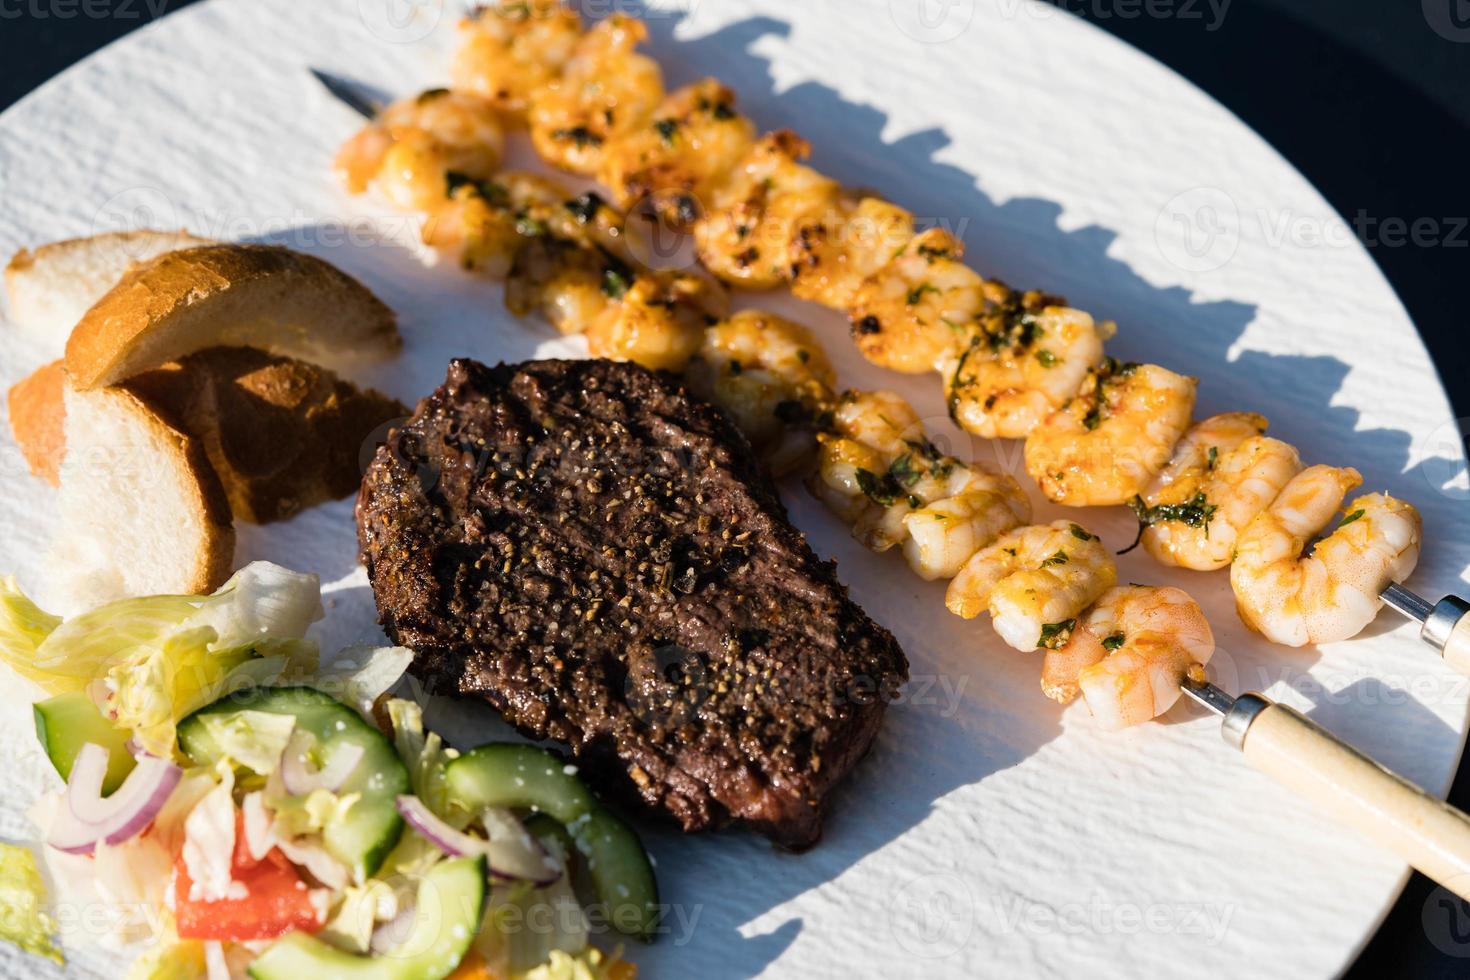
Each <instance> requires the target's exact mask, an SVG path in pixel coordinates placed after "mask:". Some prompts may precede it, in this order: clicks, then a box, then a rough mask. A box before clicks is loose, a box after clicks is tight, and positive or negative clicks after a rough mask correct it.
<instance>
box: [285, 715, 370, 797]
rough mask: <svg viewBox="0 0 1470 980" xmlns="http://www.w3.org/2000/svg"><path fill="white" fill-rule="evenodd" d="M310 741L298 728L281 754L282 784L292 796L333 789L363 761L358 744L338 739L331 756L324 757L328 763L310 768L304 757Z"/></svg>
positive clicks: (308, 736) (338, 787) (340, 785)
mask: <svg viewBox="0 0 1470 980" xmlns="http://www.w3.org/2000/svg"><path fill="white" fill-rule="evenodd" d="M311 743H312V738H311V736H310V735H308V734H306V733H305V732H303V731H301V730H300V729H297V730H296V731H294V732H292V733H291V739H290V741H288V742H287V743H286V751H285V752H284V753H283V754H282V755H281V785H283V786H284V787H286V792H288V793H290V794H291V795H292V796H305V795H307V794H308V793H310V792H312V791H313V790H318V789H324V790H326V791H327V792H329V793H335V792H337V790H339V789H341V788H342V784H343V783H345V782H347V777H348V776H351V775H352V770H354V769H356V768H357V764H358V763H359V762H361V761H362V746H361V745H358V744H356V743H354V742H340V743H338V744H337V746H336V748H335V749H334V750H333V751H332V757H331V758H330V759H328V760H327V764H326V765H325V766H322V767H321V768H320V769H313V768H311V766H310V765H309V764H308V763H307V761H306V753H307V750H308V749H310V748H311Z"/></svg>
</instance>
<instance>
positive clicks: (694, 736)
mask: <svg viewBox="0 0 1470 980" xmlns="http://www.w3.org/2000/svg"><path fill="white" fill-rule="evenodd" d="M357 514H358V533H359V539H360V542H361V545H362V558H363V561H364V563H365V564H366V565H367V569H368V577H369V579H370V580H371V582H372V586H373V594H374V595H375V597H376V599H377V604H378V612H379V614H380V617H381V620H382V623H383V626H384V627H385V629H386V630H387V631H388V634H389V635H390V636H392V637H393V638H394V640H395V641H396V642H398V643H401V644H403V645H405V646H408V647H411V648H412V649H413V650H415V651H416V654H417V655H416V657H415V660H414V665H413V671H414V673H415V675H416V676H418V677H419V678H420V679H421V680H423V681H425V682H426V684H428V686H429V687H430V689H431V690H436V691H439V692H442V693H457V694H461V695H466V696H470V697H477V698H483V699H484V700H486V701H488V702H489V703H490V704H492V705H494V706H495V707H496V708H497V709H498V710H499V711H500V712H501V713H502V714H503V715H504V716H505V717H506V718H507V719H508V720H509V721H510V722H511V723H513V724H514V725H516V726H517V727H518V728H519V729H520V730H521V731H522V732H524V733H525V734H527V735H529V736H531V737H533V738H548V737H549V738H553V739H557V740H559V741H561V742H565V743H567V744H568V745H569V746H570V747H571V750H572V752H573V753H574V755H575V756H576V757H577V758H578V760H579V762H581V763H582V766H583V772H584V774H585V775H587V776H588V777H589V778H591V779H592V780H594V781H595V782H598V783H600V784H601V785H602V787H603V788H604V789H607V790H610V791H612V792H614V793H617V794H619V795H622V796H623V797H624V798H631V799H641V800H642V801H643V802H645V803H647V804H648V805H649V806H651V807H654V808H658V809H661V810H663V811H665V812H666V813H668V814H670V815H671V816H673V818H674V819H675V820H677V821H678V822H679V823H680V824H681V825H682V826H683V827H684V829H685V830H689V831H693V830H702V829H705V828H708V827H711V826H716V825H718V824H721V823H724V822H726V821H727V820H730V819H734V820H736V821H739V822H742V823H744V824H747V825H749V826H750V827H752V828H754V829H756V830H758V831H760V832H761V833H764V834H766V835H767V836H769V837H771V838H772V839H773V840H775V841H776V842H777V843H779V844H782V845H784V846H787V847H792V848H801V847H806V846H809V845H811V844H813V843H815V842H816V840H817V838H818V836H819V835H820V833H821V820H822V812H823V809H824V807H825V805H826V802H827V799H828V797H829V796H830V794H831V792H832V789H833V787H834V786H836V785H837V783H839V782H840V781H841V780H842V778H843V776H845V775H846V774H847V772H848V771H849V770H850V769H851V768H852V767H853V766H854V765H855V764H856V763H857V761H858V760H859V759H860V758H861V757H862V755H863V754H864V752H866V751H867V749H868V746H869V744H870V743H871V742H872V740H873V736H874V735H875V734H876V732H877V729H878V723H879V721H880V719H881V718H882V715H883V707H884V704H885V701H886V700H887V699H888V698H889V697H891V696H892V695H893V694H894V693H895V692H896V687H897V685H898V684H899V683H901V682H902V681H903V679H904V678H905V677H906V676H907V671H908V665H907V661H906V660H905V658H904V655H903V651H902V650H900V649H899V647H898V644H897V643H896V642H895V641H894V639H893V637H892V635H891V634H889V633H888V631H887V630H885V629H883V628H882V627H880V626H878V625H877V624H875V623H874V622H873V621H872V620H871V619H869V618H868V617H867V615H866V614H864V613H863V611H862V610H861V609H860V608H859V607H858V606H857V605H856V604H855V603H853V602H852V601H851V600H850V599H849V598H848V596H847V590H846V589H845V588H844V587H843V586H842V585H841V584H840V583H839V582H838V581H837V579H836V576H835V575H834V567H833V565H832V564H831V563H830V562H823V561H821V560H819V559H818V558H817V557H816V555H814V554H813V553H812V551H811V549H810V548H809V547H808V546H807V544H806V541H805V539H804V538H803V537H802V536H801V533H800V532H799V531H797V530H796V529H795V528H794V527H792V526H791V524H790V523H788V521H787V518H786V511H785V509H784V508H783V507H782V505H781V502H780V501H779V500H778V499H777V496H776V490H775V487H774V485H773V484H772V483H771V481H770V479H769V478H768V477H767V476H766V475H765V474H764V472H763V471H762V470H761V469H760V468H759V466H758V464H757V463H756V462H755V460H754V457H753V454H752V453H751V451H750V448H749V446H748V445H747V444H746V442H745V440H744V437H742V436H741V435H740V433H739V432H738V431H737V430H736V429H735V428H734V427H733V426H732V425H731V424H730V423H729V422H728V421H727V420H726V419H725V417H724V416H723V415H721V414H720V413H719V412H718V411H716V410H715V409H713V408H711V407H710V406H708V405H706V404H704V403H702V402H700V401H697V400H695V399H693V398H691V397H690V396H689V395H688V394H686V393H685V391H684V390H683V388H682V387H680V385H679V384H678V382H677V381H675V380H674V379H672V378H670V377H668V376H666V375H659V374H655V373H653V372H651V371H648V370H646V369H644V368H641V367H638V366H636V365H632V364H619V363H614V362H611V361H599V360H590V361H533V362H528V363H525V364H518V365H501V366H499V367H495V368H487V367H485V366H484V365H482V364H478V363H475V362H474V361H468V360H457V361H454V362H453V363H452V364H451V365H450V367H449V376H448V378H447V380H446V381H445V383H444V385H443V386H442V387H441V388H439V389H438V390H437V391H436V392H434V393H433V394H432V395H430V396H429V397H428V398H426V399H425V400H424V401H423V402H421V403H420V404H419V407H418V410H417V411H416V412H415V414H414V416H413V418H412V419H411V420H410V421H409V422H408V423H407V424H406V425H404V426H403V427H402V428H400V429H398V430H396V431H395V432H394V433H393V434H392V435H391V436H390V437H389V439H388V441H387V442H386V444H385V445H383V446H382V447H381V448H380V449H379V450H378V453H377V456H376V458H375V459H374V460H373V463H372V465H371V466H370V468H369V469H368V472H367V475H366V478H365V479H364V481H363V485H362V491H361V495H360V497H359V499H358V505H357Z"/></svg>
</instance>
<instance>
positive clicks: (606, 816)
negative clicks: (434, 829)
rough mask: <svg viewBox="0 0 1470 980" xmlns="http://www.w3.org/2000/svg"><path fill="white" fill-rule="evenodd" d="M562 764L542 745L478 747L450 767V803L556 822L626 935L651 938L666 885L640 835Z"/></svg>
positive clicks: (498, 744) (447, 777) (609, 914)
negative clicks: (526, 812) (530, 813)
mask: <svg viewBox="0 0 1470 980" xmlns="http://www.w3.org/2000/svg"><path fill="white" fill-rule="evenodd" d="M567 769H568V767H567V766H566V764H565V763H563V762H562V760H561V759H559V758H557V757H556V756H555V755H553V754H552V753H550V752H548V751H546V750H545V749H541V748H537V747H536V746H534V745H516V744H512V743H504V742H502V743H495V744H492V745H482V746H480V747H479V748H477V749H472V750H471V751H469V752H466V753H465V754H464V755H462V756H460V757H459V758H457V759H454V760H452V761H451V762H450V763H449V765H448V766H447V767H446V769H445V777H446V779H447V782H448V788H449V796H450V799H452V800H454V801H455V802H457V803H458V804H459V805H461V806H463V807H464V808H466V809H467V810H470V811H475V810H479V809H482V808H484V807H487V806H503V807H522V808H530V809H534V810H537V811H539V812H541V813H544V814H547V815H548V816H550V817H552V818H554V819H555V820H556V821H557V822H558V823H560V824H561V825H562V826H563V827H565V828H566V830H567V832H568V833H569V834H570V835H571V838H572V841H573V843H575V844H576V847H577V850H578V852H580V853H581V854H582V856H583V857H584V858H586V861H587V868H588V871H589V873H590V875H591V878H592V887H593V889H594V890H595V891H596V892H597V899H598V901H599V902H601V903H602V904H603V905H605V906H606V907H607V912H608V917H609V919H610V920H611V922H612V925H613V927H614V928H615V929H617V930H618V931H619V932H621V933H623V934H624V935H627V936H632V937H633V938H635V939H642V940H645V941H646V940H649V939H651V938H652V937H653V930H654V927H655V926H657V925H658V916H659V911H658V883H657V882H656V881H655V880H654V877H653V865H652V864H651V863H650V862H649V860H648V854H647V852H645V851H644V850H643V845H642V843H640V842H639V840H638V835H637V834H635V833H634V832H633V829H632V828H631V827H629V826H628V825H627V824H626V823H624V822H623V821H622V820H620V819H619V818H618V817H617V816H616V815H614V814H613V813H612V811H610V810H608V809H606V808H605V807H603V806H602V804H600V803H598V802H597V800H596V799H595V798H594V797H593V796H592V794H591V793H590V792H588V791H587V787H586V786H584V785H582V781H581V780H580V779H578V778H577V777H576V776H575V775H574V774H573V773H571V772H568V771H567Z"/></svg>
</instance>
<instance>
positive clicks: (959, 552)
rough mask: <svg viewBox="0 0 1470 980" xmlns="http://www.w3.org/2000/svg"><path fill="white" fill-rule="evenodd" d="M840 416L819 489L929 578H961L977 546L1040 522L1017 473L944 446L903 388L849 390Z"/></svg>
mask: <svg viewBox="0 0 1470 980" xmlns="http://www.w3.org/2000/svg"><path fill="white" fill-rule="evenodd" d="M832 416H833V421H832V425H831V431H829V432H824V433H822V434H821V435H819V436H818V440H819V442H820V443H821V452H820V462H819V466H818V470H817V473H816V474H815V475H814V476H813V478H812V481H811V486H812V491H813V492H814V493H815V494H816V495H817V497H818V498H819V499H821V500H822V501H823V502H824V503H826V504H827V506H828V507H830V508H831V509H832V510H833V511H835V512H836V513H838V514H839V515H840V516H841V517H842V518H843V519H844V520H846V521H848V522H849V523H850V524H852V531H853V536H854V537H856V538H857V539H858V540H859V541H861V542H862V543H863V545H864V546H865V547H868V548H871V549H873V550H874V551H886V550H888V549H889V548H891V547H893V546H894V545H896V544H900V543H901V544H903V548H904V558H905V559H906V560H907V561H908V563H909V566H910V567H911V568H913V570H914V571H915V572H917V573H918V574H919V575H920V577H922V578H925V579H936V578H948V577H949V576H951V575H954V574H955V572H957V571H959V568H960V566H961V565H962V564H964V562H965V560H966V559H967V558H969V557H970V555H972V554H974V553H975V550H976V549H977V548H980V547H981V546H983V545H985V544H988V543H989V542H991V541H993V540H994V539H995V537H996V536H997V535H999V534H1000V533H1002V532H1003V531H1007V530H1009V529H1011V528H1013V527H1016V526H1017V525H1019V524H1021V523H1023V522H1025V521H1028V520H1030V519H1031V503H1030V501H1028V500H1027V499H1026V495H1025V494H1024V493H1023V492H1022V491H1021V487H1020V485H1019V484H1017V483H1016V481H1015V480H1014V479H1012V478H1011V477H1009V476H1006V475H1004V474H1000V473H995V472H993V471H991V470H989V469H987V468H985V467H984V466H981V465H979V464H978V463H965V462H963V461H962V460H959V459H956V458H955V457H953V456H948V455H946V454H944V453H942V452H940V451H939V449H938V448H937V447H936V446H935V445H934V444H933V443H931V442H930V441H929V440H928V439H927V438H926V437H925V436H924V430H923V426H922V425H921V424H920V423H919V418H918V415H917V414H915V412H914V410H913V408H912V407H910V406H909V404H908V402H906V401H904V400H903V399H902V398H900V397H899V396H898V395H895V394H893V393H891V392H884V391H876V392H845V393H844V394H843V396H842V398H841V400H840V401H839V402H838V405H837V408H836V409H835V410H834V411H833V413H832Z"/></svg>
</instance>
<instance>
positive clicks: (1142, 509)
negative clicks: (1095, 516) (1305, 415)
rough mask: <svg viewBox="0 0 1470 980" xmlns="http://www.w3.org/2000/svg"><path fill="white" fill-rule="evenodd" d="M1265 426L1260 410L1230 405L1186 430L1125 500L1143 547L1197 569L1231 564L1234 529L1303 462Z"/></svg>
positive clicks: (1267, 501)
mask: <svg viewBox="0 0 1470 980" xmlns="http://www.w3.org/2000/svg"><path fill="white" fill-rule="evenodd" d="M1265 431H1266V420H1265V419H1264V418H1263V417H1261V416H1260V415H1256V414H1254V413H1252V412H1229V413H1226V414H1224V415H1216V416H1213V417H1211V418H1207V419H1205V420H1204V421H1203V422H1196V423H1195V424H1194V426H1193V427H1192V428H1191V429H1190V430H1189V431H1188V432H1186V433H1185V434H1184V438H1183V439H1181V440H1179V445H1178V446H1176V447H1175V448H1174V457H1173V458H1172V459H1170V460H1169V465H1168V466H1165V467H1164V468H1163V470H1161V471H1160V472H1159V475H1158V476H1156V477H1154V479H1153V482H1152V483H1150V484H1149V486H1148V489H1147V490H1145V491H1144V492H1143V494H1142V496H1141V497H1135V498H1134V499H1133V500H1132V501H1130V502H1129V506H1131V507H1132V508H1133V511H1134V513H1135V514H1137V515H1138V525H1139V531H1140V532H1141V534H1140V540H1141V541H1142V542H1143V546H1144V548H1145V549H1146V550H1147V551H1148V553H1149V554H1151V555H1153V556H1154V558H1156V559H1157V560H1158V561H1159V562H1161V563H1162V564H1165V565H1179V566H1181V567H1184V568H1193V569H1197V570H1199V571H1209V570H1211V569H1215V568H1224V567H1225V566H1226V565H1228V564H1230V556H1231V554H1232V553H1233V552H1234V551H1235V542H1236V539H1237V538H1239V536H1240V532H1241V531H1243V530H1245V527H1246V525H1248V524H1249V523H1250V522H1251V521H1252V520H1253V519H1254V518H1255V516H1256V515H1257V514H1259V513H1260V512H1261V511H1263V510H1265V509H1266V508H1267V507H1268V506H1269V505H1270V503H1271V501H1273V500H1275V499H1276V495H1277V494H1279V493H1280V492H1281V488H1282V487H1284V486H1286V483H1287V481H1288V480H1290V479H1291V478H1292V477H1293V476H1296V474H1297V471H1298V470H1300V469H1301V468H1302V464H1301V460H1300V458H1299V457H1298V456H1297V452H1296V450H1295V449H1294V448H1292V447H1291V446H1288V445H1287V444H1286V443H1284V442H1282V441H1281V440H1279V439H1272V438H1269V437H1268V436H1266V435H1264V434H1263V433H1264V432H1265Z"/></svg>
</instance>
